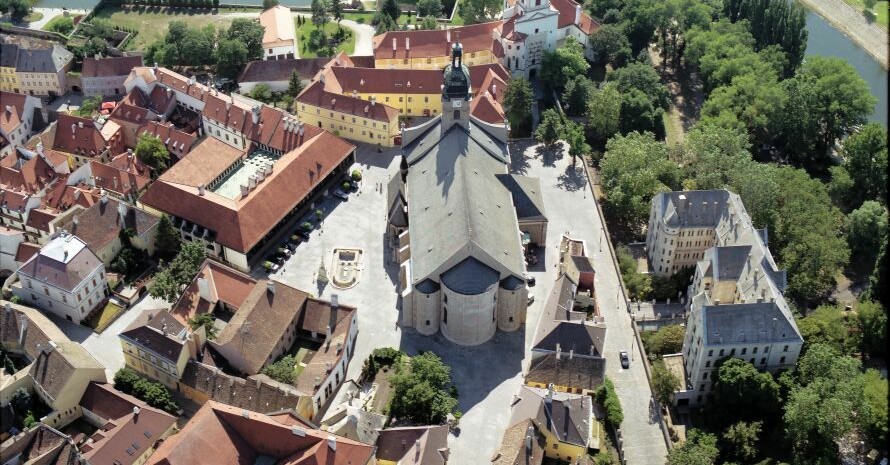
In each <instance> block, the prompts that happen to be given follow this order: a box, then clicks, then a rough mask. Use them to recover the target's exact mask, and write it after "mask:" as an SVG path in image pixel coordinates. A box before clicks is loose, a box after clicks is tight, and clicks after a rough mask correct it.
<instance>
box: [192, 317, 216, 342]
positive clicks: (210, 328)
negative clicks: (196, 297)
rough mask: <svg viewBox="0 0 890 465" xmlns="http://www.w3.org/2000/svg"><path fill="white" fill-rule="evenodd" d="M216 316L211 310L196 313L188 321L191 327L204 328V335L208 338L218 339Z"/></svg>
mask: <svg viewBox="0 0 890 465" xmlns="http://www.w3.org/2000/svg"><path fill="white" fill-rule="evenodd" d="M215 321H216V320H215V318H213V314H211V313H210V312H207V313H200V314H197V315H195V316H194V317H192V318H189V320H188V323H189V327H190V328H191V329H192V330H198V329H200V328H204V335H205V336H207V339H208V340H213V339H216V326H215V325H214V322H215Z"/></svg>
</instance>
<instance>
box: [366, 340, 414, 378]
mask: <svg viewBox="0 0 890 465" xmlns="http://www.w3.org/2000/svg"><path fill="white" fill-rule="evenodd" d="M402 355H404V353H403V352H402V351H400V350H398V349H393V348H392V347H380V348H377V349H374V351H373V352H371V355H370V356H369V357H368V359H367V360H365V365H364V366H363V367H362V377H363V378H365V379H370V378H373V377H374V376H375V375H376V374H377V372H378V371H380V369H381V368H384V367H391V366H393V365H395V363H396V362H398V361H399V360H400V359H401V358H402Z"/></svg>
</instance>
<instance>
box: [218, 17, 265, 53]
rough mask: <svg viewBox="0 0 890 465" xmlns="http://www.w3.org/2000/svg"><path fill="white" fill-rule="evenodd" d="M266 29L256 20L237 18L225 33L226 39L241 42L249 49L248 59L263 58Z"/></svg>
mask: <svg viewBox="0 0 890 465" xmlns="http://www.w3.org/2000/svg"><path fill="white" fill-rule="evenodd" d="M264 33H265V29H263V26H261V25H260V24H259V23H258V22H256V21H255V20H252V19H249V18H235V19H234V20H232V25H231V26H229V30H228V31H226V33H225V34H221V35H224V36H225V38H226V39H229V40H234V41H237V42H240V43H242V44H243V45H244V47H245V48H246V49H247V61H251V60H261V59H262V58H263V34H264Z"/></svg>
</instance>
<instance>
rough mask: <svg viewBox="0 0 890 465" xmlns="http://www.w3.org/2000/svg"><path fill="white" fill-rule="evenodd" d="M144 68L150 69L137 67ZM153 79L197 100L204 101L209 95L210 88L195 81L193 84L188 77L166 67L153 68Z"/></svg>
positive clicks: (148, 69)
mask: <svg viewBox="0 0 890 465" xmlns="http://www.w3.org/2000/svg"><path fill="white" fill-rule="evenodd" d="M142 69H145V70H147V71H148V72H150V71H151V70H152V68H137V70H142ZM137 73H138V74H140V75H142V74H143V73H141V72H139V71H137ZM154 79H156V80H157V81H159V82H160V83H161V84H164V85H166V86H168V87H172V88H173V89H175V90H177V91H179V92H182V93H184V94H188V95H190V96H191V97H194V98H196V99H198V100H201V101H204V100H205V99H206V98H207V97H208V96H209V95H210V88H209V87H207V86H205V85H204V84H200V83H198V82H195V83H194V84H190V83H189V78H187V77H185V76H183V75H181V74H179V73H176V72H173V71H171V70H169V69H167V68H157V69H155V70H154Z"/></svg>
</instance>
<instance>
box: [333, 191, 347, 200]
mask: <svg viewBox="0 0 890 465" xmlns="http://www.w3.org/2000/svg"><path fill="white" fill-rule="evenodd" d="M334 197H337V198H338V199H341V200H346V199H348V198H349V196H348V195H346V192H343V191H342V190H340V189H334Z"/></svg>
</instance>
